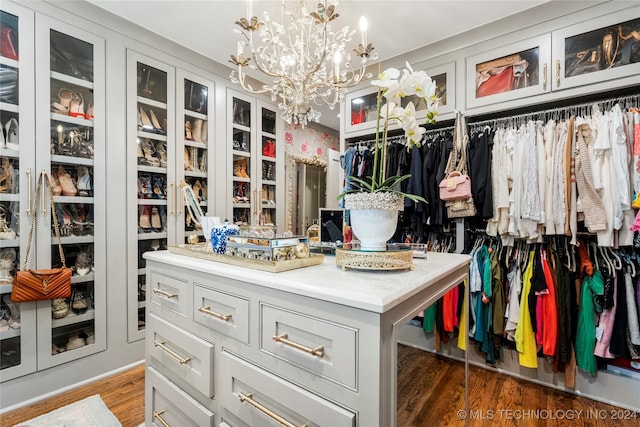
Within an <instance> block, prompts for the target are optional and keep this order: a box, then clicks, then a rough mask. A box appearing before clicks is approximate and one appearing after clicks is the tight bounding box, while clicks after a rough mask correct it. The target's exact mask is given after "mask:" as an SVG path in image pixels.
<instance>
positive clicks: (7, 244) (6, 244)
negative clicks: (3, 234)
mask: <svg viewBox="0 0 640 427" xmlns="http://www.w3.org/2000/svg"><path fill="white" fill-rule="evenodd" d="M18 246H20V238H19V237H16V238H15V239H8V240H0V248H17V247H18Z"/></svg>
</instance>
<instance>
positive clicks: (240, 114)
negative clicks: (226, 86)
mask: <svg viewBox="0 0 640 427" xmlns="http://www.w3.org/2000/svg"><path fill="white" fill-rule="evenodd" d="M227 107H228V117H229V118H230V124H229V127H228V130H227V132H228V139H229V142H228V146H227V150H228V152H230V153H231V155H230V156H229V158H230V170H231V177H230V183H231V204H230V206H231V215H230V218H232V220H233V222H234V223H235V224H237V225H240V226H242V225H275V226H277V227H279V228H278V232H283V231H286V230H283V229H282V226H283V224H284V211H283V206H284V189H283V188H284V185H280V186H277V185H276V182H277V181H278V180H281V182H282V180H284V161H283V159H284V146H283V142H281V141H283V135H284V124H283V123H284V122H283V120H282V119H281V118H280V117H279V115H278V114H279V113H278V110H277V109H276V108H275V106H273V105H271V104H268V103H266V102H264V101H261V100H258V99H255V98H252V97H249V96H246V95H245V94H241V93H238V92H235V91H232V90H228V99H227Z"/></svg>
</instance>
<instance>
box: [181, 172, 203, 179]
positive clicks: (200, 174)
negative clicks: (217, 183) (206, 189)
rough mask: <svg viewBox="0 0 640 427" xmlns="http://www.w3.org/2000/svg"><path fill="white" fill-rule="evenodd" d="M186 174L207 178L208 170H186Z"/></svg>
mask: <svg viewBox="0 0 640 427" xmlns="http://www.w3.org/2000/svg"><path fill="white" fill-rule="evenodd" d="M184 176H188V177H193V178H207V172H200V171H184Z"/></svg>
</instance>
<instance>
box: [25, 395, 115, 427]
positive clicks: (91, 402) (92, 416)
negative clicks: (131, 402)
mask: <svg viewBox="0 0 640 427" xmlns="http://www.w3.org/2000/svg"><path fill="white" fill-rule="evenodd" d="M14 427H122V424H120V422H119V421H118V419H117V418H116V416H115V415H113V413H111V411H109V408H107V405H105V404H104V402H103V401H102V399H101V398H100V395H98V394H95V395H93V396H90V397H87V398H86V399H83V400H79V401H77V402H74V403H71V404H69V405H67V406H63V407H62V408H58V409H56V410H54V411H51V412H49V413H47V414H44V415H40V416H39V417H36V418H34V419H32V420H29V421H25V422H23V423H20V424H16V425H15V426H14Z"/></svg>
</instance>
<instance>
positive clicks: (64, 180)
mask: <svg viewBox="0 0 640 427" xmlns="http://www.w3.org/2000/svg"><path fill="white" fill-rule="evenodd" d="M57 176H58V181H60V187H61V188H62V195H63V196H76V195H77V194H78V189H77V188H76V186H75V185H74V184H73V180H72V179H71V176H70V175H69V172H67V171H66V170H65V168H64V167H62V165H60V166H58V173H57Z"/></svg>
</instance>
